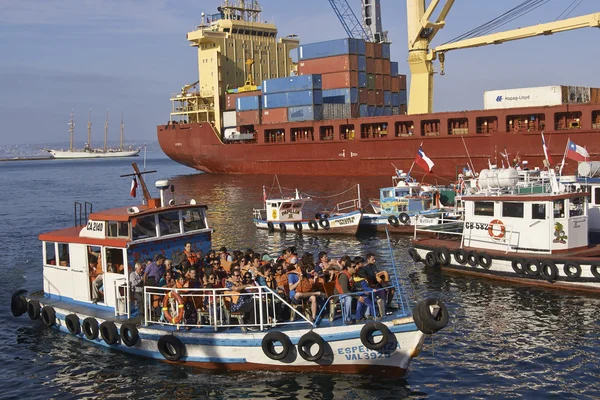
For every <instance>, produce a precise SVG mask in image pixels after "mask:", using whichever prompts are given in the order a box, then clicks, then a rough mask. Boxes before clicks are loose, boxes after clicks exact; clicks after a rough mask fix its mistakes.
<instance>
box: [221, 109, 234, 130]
mask: <svg viewBox="0 0 600 400" xmlns="http://www.w3.org/2000/svg"><path fill="white" fill-rule="evenodd" d="M235 126H237V112H236V111H225V112H224V113H223V128H231V127H235Z"/></svg>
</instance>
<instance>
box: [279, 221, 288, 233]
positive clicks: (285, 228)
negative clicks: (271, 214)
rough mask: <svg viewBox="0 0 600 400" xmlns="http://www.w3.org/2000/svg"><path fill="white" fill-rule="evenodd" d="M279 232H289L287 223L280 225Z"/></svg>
mask: <svg viewBox="0 0 600 400" xmlns="http://www.w3.org/2000/svg"><path fill="white" fill-rule="evenodd" d="M279 230H280V231H281V232H283V233H286V232H287V226H286V225H285V223H283V222H280V223H279Z"/></svg>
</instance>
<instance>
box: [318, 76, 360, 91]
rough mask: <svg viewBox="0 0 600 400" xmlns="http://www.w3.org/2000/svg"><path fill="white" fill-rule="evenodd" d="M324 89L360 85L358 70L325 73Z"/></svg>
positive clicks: (323, 78)
mask: <svg viewBox="0 0 600 400" xmlns="http://www.w3.org/2000/svg"><path fill="white" fill-rule="evenodd" d="M322 81H323V90H330V89H341V88H352V87H358V72H334V73H332V74H323V75H322Z"/></svg>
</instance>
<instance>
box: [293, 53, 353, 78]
mask: <svg viewBox="0 0 600 400" xmlns="http://www.w3.org/2000/svg"><path fill="white" fill-rule="evenodd" d="M343 71H358V56H357V55H353V54H350V55H342V56H334V57H326V58H315V59H312V60H303V61H300V62H299V63H298V75H309V74H330V73H333V72H343Z"/></svg>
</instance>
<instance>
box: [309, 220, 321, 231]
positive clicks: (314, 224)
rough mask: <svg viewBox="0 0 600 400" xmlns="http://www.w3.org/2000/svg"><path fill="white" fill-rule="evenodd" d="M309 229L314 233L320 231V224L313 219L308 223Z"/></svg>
mask: <svg viewBox="0 0 600 400" xmlns="http://www.w3.org/2000/svg"><path fill="white" fill-rule="evenodd" d="M308 227H309V228H310V229H311V230H313V231H318V230H319V224H318V223H317V221H315V220H314V219H311V220H310V221H308Z"/></svg>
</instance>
